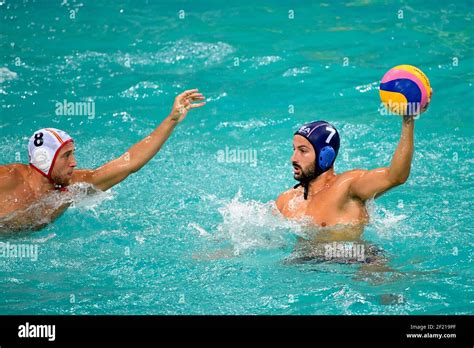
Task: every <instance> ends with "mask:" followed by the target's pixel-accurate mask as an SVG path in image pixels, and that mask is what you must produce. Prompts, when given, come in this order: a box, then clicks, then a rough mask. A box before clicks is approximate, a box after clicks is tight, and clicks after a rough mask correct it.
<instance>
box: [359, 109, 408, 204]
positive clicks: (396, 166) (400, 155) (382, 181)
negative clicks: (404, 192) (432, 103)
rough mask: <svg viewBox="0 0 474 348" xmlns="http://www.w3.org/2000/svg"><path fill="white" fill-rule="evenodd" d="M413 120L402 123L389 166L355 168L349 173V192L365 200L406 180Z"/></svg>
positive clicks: (406, 119) (405, 120)
mask: <svg viewBox="0 0 474 348" xmlns="http://www.w3.org/2000/svg"><path fill="white" fill-rule="evenodd" d="M414 124H415V122H414V120H413V119H412V118H405V119H404V120H403V124H402V134H401V137H400V141H399V143H398V146H397V149H396V150H395V154H394V155H393V158H392V162H391V164H390V166H389V167H384V168H376V169H373V170H355V171H353V172H352V173H351V175H352V176H353V180H352V181H351V185H350V194H351V195H353V196H356V197H358V198H360V199H361V200H363V201H365V200H367V199H370V198H374V197H378V196H380V195H381V194H383V193H384V192H386V191H387V190H389V189H391V188H392V187H395V186H398V185H401V184H403V183H405V182H406V180H407V179H408V176H409V175H410V167H411V160H412V157H413V129H414Z"/></svg>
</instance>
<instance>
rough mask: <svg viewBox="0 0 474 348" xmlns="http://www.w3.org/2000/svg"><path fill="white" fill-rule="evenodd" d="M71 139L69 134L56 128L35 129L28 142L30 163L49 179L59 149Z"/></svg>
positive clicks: (71, 140)
mask: <svg viewBox="0 0 474 348" xmlns="http://www.w3.org/2000/svg"><path fill="white" fill-rule="evenodd" d="M73 141H74V140H73V139H72V138H71V137H70V136H69V134H67V133H66V132H63V131H62V130H59V129H56V128H43V129H40V130H38V131H36V132H35V133H34V134H33V136H32V137H31V138H30V141H29V142H28V157H29V162H30V165H31V166H32V167H33V168H35V169H36V170H38V171H39V172H40V173H41V174H43V175H44V176H46V177H47V178H49V179H51V173H52V171H53V167H54V163H55V162H56V157H57V156H58V154H59V151H60V150H61V149H62V148H63V147H64V146H65V145H66V144H68V143H71V142H73Z"/></svg>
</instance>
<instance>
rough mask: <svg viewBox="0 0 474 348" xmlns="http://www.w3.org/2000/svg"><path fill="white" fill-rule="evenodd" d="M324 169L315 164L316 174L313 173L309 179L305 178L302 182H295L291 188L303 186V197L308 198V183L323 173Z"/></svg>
mask: <svg viewBox="0 0 474 348" xmlns="http://www.w3.org/2000/svg"><path fill="white" fill-rule="evenodd" d="M326 171H327V169H326V170H321V168H320V167H319V166H316V174H315V175H314V177H312V178H310V179H309V180H305V181H303V182H299V183H297V184H296V185H295V186H293V188H298V187H300V186H303V188H304V193H303V197H304V199H305V200H307V199H308V193H309V183H310V182H311V181H313V180H314V179H316V178H317V177H318V176H320V175H321V174H323V173H324V172H326Z"/></svg>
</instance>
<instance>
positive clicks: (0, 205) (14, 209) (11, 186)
mask: <svg viewBox="0 0 474 348" xmlns="http://www.w3.org/2000/svg"><path fill="white" fill-rule="evenodd" d="M203 99H204V96H203V95H202V94H201V93H199V91H198V90H197V89H192V90H188V91H185V92H183V93H181V94H180V95H178V96H177V97H176V98H175V100H174V104H173V107H172V110H171V113H170V114H169V116H167V117H166V119H165V120H164V121H163V122H162V123H161V124H160V125H159V126H158V127H157V128H156V129H155V130H154V131H153V132H152V133H151V134H150V135H149V136H147V137H146V138H145V139H143V140H141V141H140V142H138V143H136V144H135V145H133V146H132V147H131V148H130V149H129V150H128V151H127V152H126V153H125V154H124V155H122V156H120V157H118V158H116V159H115V160H113V161H110V162H108V163H106V164H105V165H103V166H101V167H100V168H97V169H78V170H75V167H76V165H77V163H76V160H75V157H74V141H73V139H72V138H71V137H70V136H69V135H68V134H67V133H66V132H63V131H61V130H58V129H53V128H44V129H41V130H39V131H37V132H35V133H34V134H33V136H32V137H31V139H30V141H29V144H28V154H29V165H25V164H9V165H4V166H0V221H1V222H0V230H25V229H38V228H41V227H43V226H45V225H47V224H48V223H49V222H51V221H53V220H54V219H55V218H57V217H58V216H59V215H61V213H62V212H63V211H64V210H65V209H66V208H67V207H68V206H69V204H63V205H61V206H59V207H58V206H54V205H52V206H51V205H48V204H46V205H41V206H40V205H38V206H37V207H38V208H37V209H35V212H32V211H31V209H30V210H29V209H28V207H31V206H32V205H33V204H34V203H37V202H38V201H40V200H41V199H42V198H43V197H45V196H47V195H48V194H49V193H52V192H54V191H56V190H58V191H67V187H68V186H69V185H71V184H75V183H79V182H85V183H90V184H92V185H93V186H95V187H96V188H97V189H99V190H102V191H105V190H108V189H109V188H111V187H112V186H114V185H117V184H118V183H120V182H121V181H123V180H124V179H125V178H127V177H128V176H129V175H130V174H132V173H135V172H136V171H138V170H140V168H142V167H143V166H144V165H145V164H146V163H147V162H148V161H150V160H151V159H152V158H153V156H155V154H156V153H157V152H158V151H159V150H160V148H161V146H162V145H163V144H164V143H165V142H166V140H167V139H168V138H169V136H170V135H171V133H172V132H173V130H174V128H175V127H176V125H177V124H178V123H180V122H181V121H182V120H183V119H184V118H185V117H186V114H187V113H188V111H189V110H190V109H194V108H199V107H201V106H203V105H204V104H205V102H200V103H198V101H201V100H203ZM35 207H36V206H35ZM39 207H42V208H39ZM38 209H40V210H41V211H39V212H38V211H37V210H38ZM38 217H41V221H38V220H39V219H38Z"/></svg>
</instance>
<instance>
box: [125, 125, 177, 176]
mask: <svg viewBox="0 0 474 348" xmlns="http://www.w3.org/2000/svg"><path fill="white" fill-rule="evenodd" d="M177 124H178V123H177V122H176V121H175V120H172V118H171V117H170V116H167V117H166V118H165V119H164V120H163V122H161V124H160V125H159V126H158V127H157V128H156V129H155V130H154V131H153V132H152V133H151V134H150V135H149V136H147V137H146V138H145V139H143V140H141V141H139V142H138V143H136V144H135V145H133V146H132V147H131V148H130V149H129V150H128V151H127V152H126V153H125V154H124V159H125V160H126V161H128V162H129V166H130V171H131V172H136V171H137V170H139V169H140V168H142V167H143V166H144V165H145V164H146V163H148V161H150V160H151V159H152V158H153V157H154V156H155V155H156V154H157V152H158V151H160V149H161V147H162V146H163V144H164V143H165V142H166V140H168V138H169V137H170V135H171V133H172V132H173V130H174V128H175V127H176V125H177Z"/></svg>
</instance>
